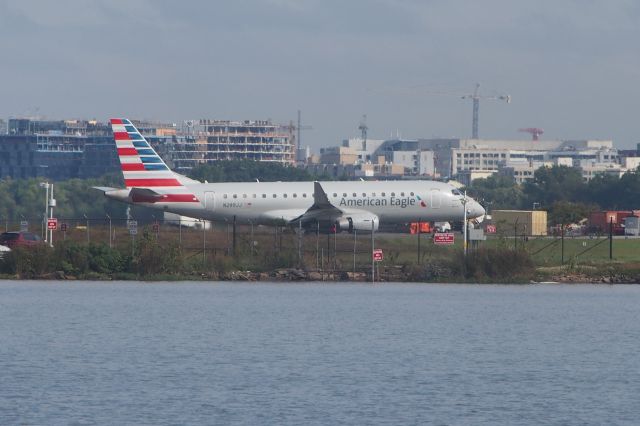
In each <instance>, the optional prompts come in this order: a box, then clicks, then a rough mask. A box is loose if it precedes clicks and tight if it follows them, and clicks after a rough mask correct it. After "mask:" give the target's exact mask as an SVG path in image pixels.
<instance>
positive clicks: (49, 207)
mask: <svg viewBox="0 0 640 426" xmlns="http://www.w3.org/2000/svg"><path fill="white" fill-rule="evenodd" d="M40 188H44V189H45V198H44V216H43V218H42V231H43V232H42V233H43V234H44V242H45V243H46V242H48V243H49V246H51V247H53V229H49V225H48V223H47V218H49V219H51V218H53V208H54V207H55V206H56V200H55V198H53V184H52V183H49V182H40ZM49 188H51V191H49Z"/></svg>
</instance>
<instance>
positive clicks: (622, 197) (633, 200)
mask: <svg viewBox="0 0 640 426" xmlns="http://www.w3.org/2000/svg"><path fill="white" fill-rule="evenodd" d="M468 191H469V193H470V194H471V195H472V196H474V197H476V198H477V199H479V200H480V201H481V202H482V203H483V204H484V205H485V208H488V209H489V210H498V209H523V210H531V209H534V208H536V209H537V208H539V209H542V210H547V211H548V212H549V219H550V221H551V222H552V224H559V223H572V222H577V221H579V220H580V219H582V218H584V217H587V216H588V214H589V212H591V211H596V210H638V209H640V169H638V170H635V171H632V172H628V173H625V174H624V175H622V176H620V177H618V176H614V175H610V174H604V173H603V174H597V175H596V176H595V177H594V178H592V179H591V180H590V181H588V182H585V181H584V179H583V178H582V173H581V172H580V170H578V169H575V168H573V167H567V166H553V167H541V168H539V169H538V170H536V171H535V173H534V176H533V179H531V180H529V181H526V182H525V183H523V184H517V183H515V182H514V181H513V179H512V178H510V177H508V176H501V175H497V174H496V175H492V176H490V177H488V178H486V179H476V180H474V181H473V182H472V184H471V186H470V187H469V188H468Z"/></svg>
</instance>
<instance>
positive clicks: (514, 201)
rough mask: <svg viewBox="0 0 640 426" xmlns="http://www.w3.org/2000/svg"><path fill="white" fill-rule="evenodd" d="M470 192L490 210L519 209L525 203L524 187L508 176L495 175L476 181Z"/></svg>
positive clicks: (472, 184)
mask: <svg viewBox="0 0 640 426" xmlns="http://www.w3.org/2000/svg"><path fill="white" fill-rule="evenodd" d="M469 190H470V192H471V195H472V196H473V197H475V198H476V199H478V200H479V201H480V202H481V203H482V204H483V205H484V206H485V208H489V209H518V208H521V207H522V206H523V203H524V193H523V192H522V187H521V186H520V185H518V184H517V183H515V182H514V180H513V179H512V178H510V177H508V176H501V175H497V174H494V175H491V176H489V177H488V178H485V179H475V180H474V181H473V182H472V183H471V187H470V188H469Z"/></svg>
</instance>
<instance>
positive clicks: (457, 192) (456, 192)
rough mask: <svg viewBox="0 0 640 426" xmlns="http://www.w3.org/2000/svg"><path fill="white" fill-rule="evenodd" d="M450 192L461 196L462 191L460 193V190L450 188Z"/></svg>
mask: <svg viewBox="0 0 640 426" xmlns="http://www.w3.org/2000/svg"><path fill="white" fill-rule="evenodd" d="M451 193H452V194H453V195H457V196H459V197H462V193H461V192H460V191H458V190H457V189H452V190H451Z"/></svg>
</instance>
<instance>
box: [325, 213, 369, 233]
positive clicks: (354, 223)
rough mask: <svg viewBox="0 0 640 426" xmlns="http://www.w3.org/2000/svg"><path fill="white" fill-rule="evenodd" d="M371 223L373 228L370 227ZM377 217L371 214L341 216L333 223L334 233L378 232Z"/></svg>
mask: <svg viewBox="0 0 640 426" xmlns="http://www.w3.org/2000/svg"><path fill="white" fill-rule="evenodd" d="M371 222H373V227H372V226H371ZM378 223H379V220H378V217H377V216H376V215H372V214H366V213H365V214H354V215H349V216H342V217H340V218H339V219H338V220H336V222H335V226H336V232H343V231H346V232H348V233H350V234H351V233H353V231H354V230H356V231H369V232H370V231H371V230H373V231H377V230H378Z"/></svg>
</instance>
